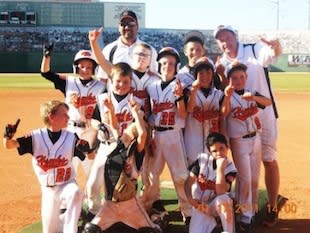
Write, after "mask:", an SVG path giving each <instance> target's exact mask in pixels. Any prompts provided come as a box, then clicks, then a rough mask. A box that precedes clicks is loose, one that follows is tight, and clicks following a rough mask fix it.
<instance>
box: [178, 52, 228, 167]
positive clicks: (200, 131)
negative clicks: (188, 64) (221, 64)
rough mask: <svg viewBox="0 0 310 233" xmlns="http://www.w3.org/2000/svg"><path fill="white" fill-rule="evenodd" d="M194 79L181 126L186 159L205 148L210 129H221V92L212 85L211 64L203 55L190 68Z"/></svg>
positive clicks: (191, 160) (192, 158)
mask: <svg viewBox="0 0 310 233" xmlns="http://www.w3.org/2000/svg"><path fill="white" fill-rule="evenodd" d="M193 75H194V79H195V81H194V82H193V83H192V84H191V86H190V88H189V90H190V94H189V98H188V101H187V112H188V116H187V119H186V124H185V128H184V142H185V149H186V156H187V159H188V163H189V164H191V163H193V162H194V161H195V160H196V159H197V156H198V154H199V153H201V152H207V148H206V146H205V140H206V138H207V136H208V135H209V133H211V132H221V131H222V130H221V129H222V125H221V124H222V123H223V121H222V120H221V114H220V107H221V101H222V99H223V92H222V91H220V90H218V89H216V88H215V87H214V85H213V83H214V82H213V76H214V66H213V65H212V64H211V63H210V62H209V60H208V58H207V57H202V58H200V59H198V61H197V63H196V65H195V66H194V69H193Z"/></svg>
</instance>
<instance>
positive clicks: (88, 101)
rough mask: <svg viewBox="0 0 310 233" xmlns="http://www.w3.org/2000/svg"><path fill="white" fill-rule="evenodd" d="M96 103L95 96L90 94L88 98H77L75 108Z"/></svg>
mask: <svg viewBox="0 0 310 233" xmlns="http://www.w3.org/2000/svg"><path fill="white" fill-rule="evenodd" d="M96 102H97V101H96V96H94V95H92V94H90V95H88V96H78V97H77V100H76V103H77V107H81V106H87V105H93V104H96Z"/></svg>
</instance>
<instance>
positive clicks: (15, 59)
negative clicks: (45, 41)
mask: <svg viewBox="0 0 310 233" xmlns="http://www.w3.org/2000/svg"><path fill="white" fill-rule="evenodd" d="M74 54H75V53H74V52H53V56H52V63H51V68H52V70H54V71H57V72H72V62H73V58H74ZM210 56H211V57H212V58H215V57H216V54H210ZM288 56H289V55H288V54H284V55H282V56H281V57H280V58H279V59H278V62H277V63H275V64H274V65H272V66H271V67H270V70H271V71H277V72H281V71H283V72H285V71H288V72H310V66H309V65H296V66H289V65H288ZM0 57H1V63H0V73H36V72H39V71H40V65H41V60H42V52H39V51H36V52H0ZM181 57H182V64H185V62H186V59H185V57H184V54H181Z"/></svg>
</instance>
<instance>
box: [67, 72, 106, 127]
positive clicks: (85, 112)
mask: <svg viewBox="0 0 310 233" xmlns="http://www.w3.org/2000/svg"><path fill="white" fill-rule="evenodd" d="M104 89H105V84H104V83H103V82H101V81H99V80H95V79H94V80H92V81H90V82H89V83H87V84H86V85H85V86H84V85H83V84H82V83H81V80H80V79H79V78H77V77H75V76H68V78H67V85H66V103H67V104H68V105H69V107H70V108H69V112H68V114H69V117H70V120H72V121H77V122H86V121H87V120H89V119H91V117H92V115H93V112H94V109H95V106H96V103H97V98H96V96H97V95H99V94H100V93H101V92H102V91H103V90H104ZM72 94H77V95H78V103H79V106H78V108H76V107H74V106H73V105H72V103H71V99H70V98H71V95H72Z"/></svg>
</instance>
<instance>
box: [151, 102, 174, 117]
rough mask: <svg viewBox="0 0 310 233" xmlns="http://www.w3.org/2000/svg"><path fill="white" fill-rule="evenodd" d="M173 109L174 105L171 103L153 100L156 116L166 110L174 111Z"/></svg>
mask: <svg viewBox="0 0 310 233" xmlns="http://www.w3.org/2000/svg"><path fill="white" fill-rule="evenodd" d="M173 107H174V104H173V103H171V102H170V101H168V102H164V103H159V102H158V101H156V100H153V113H154V114H156V113H159V112H162V111H164V110H168V109H173Z"/></svg>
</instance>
